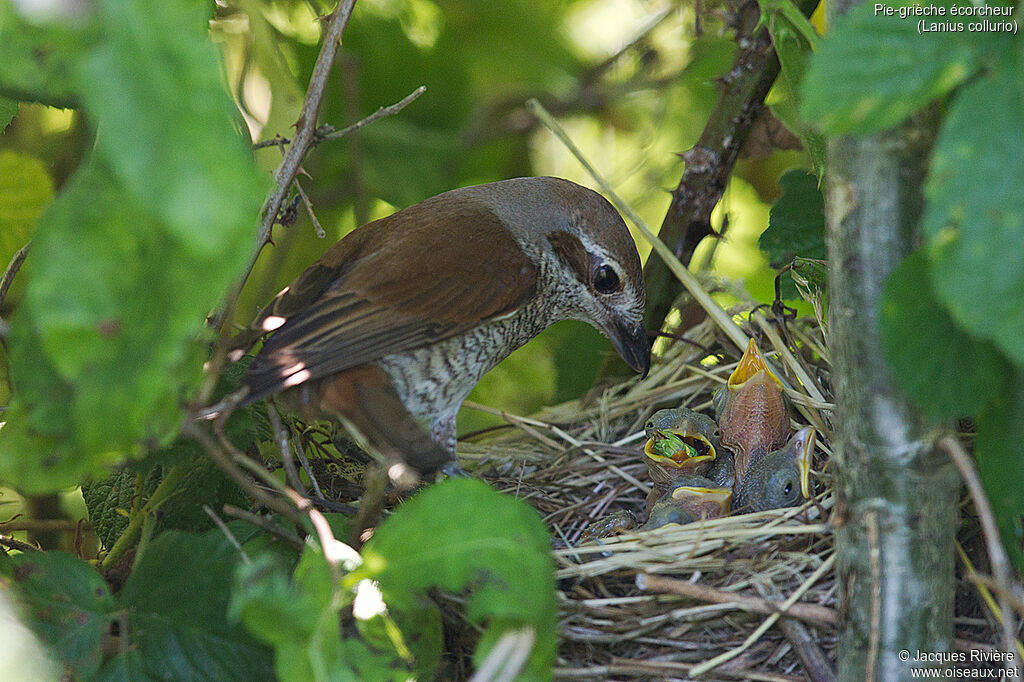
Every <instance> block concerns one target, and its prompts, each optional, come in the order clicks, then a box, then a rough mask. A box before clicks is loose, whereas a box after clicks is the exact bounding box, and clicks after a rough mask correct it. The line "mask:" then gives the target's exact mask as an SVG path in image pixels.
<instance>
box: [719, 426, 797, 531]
mask: <svg viewBox="0 0 1024 682" xmlns="http://www.w3.org/2000/svg"><path fill="white" fill-rule="evenodd" d="M816 438H817V432H816V431H815V430H814V429H813V428H812V427H809V426H808V427H806V428H803V429H800V430H799V431H797V432H796V433H795V434H793V437H792V438H790V439H789V442H788V443H786V445H785V446H784V447H783V448H781V449H779V450H776V451H775V452H772V453H769V454H768V455H765V456H764V457H762V458H761V459H759V460H757V461H755V462H754V463H753V464H752V465H751V466H750V469H749V470H748V471H747V475H746V477H744V479H743V481H742V483H741V484H740V488H739V490H738V491H737V493H736V508H737V509H743V510H744V511H765V510H767V509H781V508H782V507H793V506H795V505H796V504H797V503H799V502H800V500H801V499H807V498H809V497H810V496H811V482H810V472H811V458H812V456H813V454H814V444H815V441H816Z"/></svg>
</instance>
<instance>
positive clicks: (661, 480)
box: [644, 407, 731, 511]
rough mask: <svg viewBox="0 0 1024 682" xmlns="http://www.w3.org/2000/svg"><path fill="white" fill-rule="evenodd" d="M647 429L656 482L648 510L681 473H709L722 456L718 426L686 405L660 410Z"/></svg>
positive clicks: (648, 461)
mask: <svg viewBox="0 0 1024 682" xmlns="http://www.w3.org/2000/svg"><path fill="white" fill-rule="evenodd" d="M644 432H645V433H646V435H647V438H648V440H647V442H646V443H645V444H644V463H645V464H647V472H648V474H649V475H650V477H651V481H652V482H653V483H654V487H653V488H652V489H651V492H650V493H649V494H648V496H647V510H648V511H650V510H651V509H652V507H653V506H654V503H655V502H657V501H658V499H659V498H660V497H661V496H662V495H663V494H665V492H666V491H667V490H668V488H669V486H671V485H672V484H673V483H674V482H675V481H677V480H678V479H679V477H680V476H685V475H690V474H698V475H705V474H708V473H709V472H710V471H711V468H712V466H713V465H714V463H715V462H716V461H717V460H718V458H719V452H720V451H721V445H720V444H719V441H718V425H717V424H715V422H714V420H712V419H711V418H710V417H707V416H705V415H703V414H700V413H699V412H694V411H693V410H689V409H686V408H685V407H679V408H674V409H666V410H658V411H657V412H655V413H654V414H653V415H652V416H651V418H650V419H648V420H647V423H646V424H644ZM730 482H731V481H730Z"/></svg>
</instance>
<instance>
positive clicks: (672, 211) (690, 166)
mask: <svg viewBox="0 0 1024 682" xmlns="http://www.w3.org/2000/svg"><path fill="white" fill-rule="evenodd" d="M817 4H818V3H817V0H800V2H798V7H799V8H800V10H801V11H802V12H803V13H804V14H805V15H810V13H811V12H813V10H814V8H815V7H816V6H817ZM739 14H740V17H739V21H740V23H741V27H740V29H739V30H738V31H737V35H736V43H737V44H738V45H739V46H740V51H739V53H738V54H737V56H736V60H735V62H734V64H733V67H732V69H731V70H730V71H729V73H728V74H726V76H724V77H723V79H722V81H723V83H724V88H723V90H722V93H721V95H720V96H719V99H718V103H717V104H716V105H715V108H714V110H713V111H712V112H711V115H710V117H709V118H708V122H707V125H706V126H705V127H704V131H703V133H701V136H700V139H698V140H697V143H696V144H695V145H694V146H693V147H692V148H691V149H689V150H688V151H686V152H684V153H683V154H682V157H683V160H684V161H685V163H686V167H685V169H684V170H683V175H682V178H681V179H680V181H679V185H678V186H677V187H676V188H675V189H674V190H673V191H672V202H671V203H670V204H669V207H668V211H667V212H666V213H665V218H664V220H663V221H662V223H661V230H660V232H659V233H658V234H659V236H660V237H661V239H662V241H664V242H665V243H666V244H668V245H669V246H670V247H672V248H673V250H674V251H675V253H676V255H677V256H678V257H679V260H681V261H682V262H683V264H684V265H689V264H690V260H691V258H692V257H693V252H694V250H695V249H696V248H697V245H698V244H699V243H700V242H701V240H702V239H704V237H706V236H708V235H710V234H712V229H711V212H712V210H714V208H715V205H716V204H718V201H719V200H720V199H721V198H722V193H723V192H724V191H725V186H726V184H727V183H728V180H729V176H730V175H731V174H732V170H733V167H734V166H735V165H736V160H737V158H738V157H739V153H740V150H741V149H742V148H743V144H744V143H745V142H746V140H747V136H748V134H749V133H750V128H751V126H752V125H753V124H754V121H755V120H757V118H758V117H759V116H760V115H761V113H762V112H763V111H764V109H765V104H764V98H765V96H766V95H767V94H768V91H769V90H770V89H771V87H772V84H773V83H774V82H775V78H776V77H777V76H778V74H779V59H778V57H777V56H776V54H775V50H774V48H773V47H772V41H771V36H770V35H769V34H768V29H766V28H762V29H760V30H757V28H758V26H759V24H758V18H759V16H760V14H759V10H758V7H757V4H756V3H753V2H750V3H746V4H745V5H744V6H743V7H742V8H741V9H740V10H739ZM644 280H645V281H646V283H647V300H648V305H647V312H646V315H645V317H644V326H645V327H646V328H647V329H661V326H662V324H663V323H664V321H665V316H666V315H668V312H669V310H670V309H671V307H672V302H673V301H674V300H675V298H676V296H677V295H678V293H679V285H678V284H677V283H676V281H675V278H674V277H673V276H672V273H671V272H670V271H669V269H668V268H667V267H665V264H664V263H663V262H662V261H661V260H660V259H658V258H651V259H648V261H647V265H646V267H645V268H644Z"/></svg>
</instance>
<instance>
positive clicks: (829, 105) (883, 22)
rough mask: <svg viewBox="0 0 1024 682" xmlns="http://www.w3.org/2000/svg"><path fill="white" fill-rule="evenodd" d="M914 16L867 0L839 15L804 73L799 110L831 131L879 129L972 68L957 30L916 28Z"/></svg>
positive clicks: (966, 46) (942, 91)
mask: <svg viewBox="0 0 1024 682" xmlns="http://www.w3.org/2000/svg"><path fill="white" fill-rule="evenodd" d="M916 24H917V22H916V21H915V20H914V19H912V18H909V19H900V18H899V16H898V15H897V16H892V17H887V16H881V15H879V16H875V11H874V5H873V4H872V3H863V4H861V5H859V6H858V7H856V8H854V9H853V10H852V11H851V12H850V13H849V14H848V15H846V16H845V17H843V18H842V19H840V20H839V22H837V25H836V26H835V28H834V29H832V30H831V31H830V32H829V34H828V35H827V36H826V38H825V40H824V41H822V45H821V49H820V50H819V51H818V52H817V53H816V54H815V55H814V56H813V57H812V58H811V63H810V68H809V69H808V71H807V74H806V75H805V76H804V79H803V84H802V86H801V89H800V92H801V96H802V101H801V105H800V111H801V114H802V115H803V118H804V119H805V120H807V121H813V122H816V123H817V124H818V125H819V126H820V127H821V128H822V130H824V131H826V132H830V133H868V132H873V131H877V130H886V129H888V128H891V127H893V126H895V125H896V124H898V123H900V122H902V121H903V120H904V119H906V118H907V117H908V116H910V115H911V114H913V113H914V112H916V111H918V110H919V109H921V108H922V107H923V106H925V105H926V104H928V103H929V102H931V101H933V100H935V99H936V98H938V97H940V96H941V95H943V94H945V93H947V92H949V91H950V90H952V89H953V88H954V87H956V86H957V85H959V84H960V83H962V82H964V80H966V79H967V77H968V76H970V75H971V74H972V73H973V72H974V71H975V69H976V68H977V65H976V62H975V54H974V52H973V50H971V49H970V46H969V44H968V43H967V42H966V41H964V40H963V39H962V38H961V37H960V36H958V35H957V34H956V33H948V32H946V33H928V34H924V35H919V34H918V32H917V25H916Z"/></svg>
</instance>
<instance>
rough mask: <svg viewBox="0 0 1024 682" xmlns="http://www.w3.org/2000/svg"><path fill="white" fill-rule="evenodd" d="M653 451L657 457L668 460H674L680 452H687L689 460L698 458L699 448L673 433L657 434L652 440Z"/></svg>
mask: <svg viewBox="0 0 1024 682" xmlns="http://www.w3.org/2000/svg"><path fill="white" fill-rule="evenodd" d="M651 450H652V451H654V454H656V455H660V456H661V457H668V458H674V456H675V455H676V454H677V453H679V452H685V453H686V457H687V458H690V457H696V456H697V448H695V447H693V446H692V445H690V444H689V443H687V442H685V441H684V440H683V439H682V438H680V437H679V436H677V435H676V434H674V433H672V432H671V431H657V432H655V434H654V437H653V438H651Z"/></svg>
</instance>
